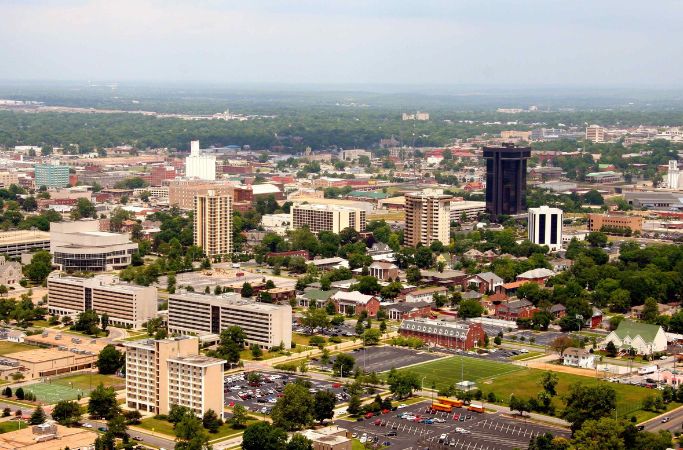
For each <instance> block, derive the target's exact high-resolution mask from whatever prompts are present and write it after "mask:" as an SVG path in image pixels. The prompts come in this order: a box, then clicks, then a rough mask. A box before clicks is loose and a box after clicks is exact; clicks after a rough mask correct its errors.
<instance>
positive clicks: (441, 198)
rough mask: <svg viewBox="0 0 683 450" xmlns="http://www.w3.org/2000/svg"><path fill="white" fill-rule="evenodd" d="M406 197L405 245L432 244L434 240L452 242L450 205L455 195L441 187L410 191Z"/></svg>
mask: <svg viewBox="0 0 683 450" xmlns="http://www.w3.org/2000/svg"><path fill="white" fill-rule="evenodd" d="M405 198H406V206H405V211H406V226H405V232H404V242H405V245H408V246H411V247H415V246H417V244H422V245H430V244H431V243H432V242H434V241H440V242H441V243H443V244H445V245H448V243H449V242H450V223H451V217H450V205H451V200H452V199H453V197H451V196H450V195H446V194H444V193H443V190H441V189H425V190H423V191H421V192H409V193H407V194H406V195H405Z"/></svg>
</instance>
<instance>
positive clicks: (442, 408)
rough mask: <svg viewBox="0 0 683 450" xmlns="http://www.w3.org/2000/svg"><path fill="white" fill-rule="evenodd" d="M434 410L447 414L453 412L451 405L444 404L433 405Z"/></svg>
mask: <svg viewBox="0 0 683 450" xmlns="http://www.w3.org/2000/svg"><path fill="white" fill-rule="evenodd" d="M432 409H433V410H434V411H443V412H447V413H449V412H451V411H453V407H452V406H451V405H444V404H443V403H432Z"/></svg>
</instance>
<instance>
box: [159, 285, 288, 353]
mask: <svg viewBox="0 0 683 450" xmlns="http://www.w3.org/2000/svg"><path fill="white" fill-rule="evenodd" d="M231 326H239V327H240V328H242V330H243V331H244V333H245V334H246V336H247V339H246V342H247V344H249V345H251V344H257V345H258V346H260V347H262V348H272V347H276V346H278V345H280V344H284V347H285V348H289V347H290V346H291V343H292V307H291V306H290V305H289V304H284V305H272V304H268V303H257V302H253V301H249V300H244V299H242V297H241V296H240V294H239V293H234V292H233V293H224V294H222V295H219V296H216V295H203V294H194V293H184V294H171V295H169V298H168V331H169V333H178V334H181V335H187V334H194V333H213V334H220V332H221V330H224V329H226V328H228V327H231Z"/></svg>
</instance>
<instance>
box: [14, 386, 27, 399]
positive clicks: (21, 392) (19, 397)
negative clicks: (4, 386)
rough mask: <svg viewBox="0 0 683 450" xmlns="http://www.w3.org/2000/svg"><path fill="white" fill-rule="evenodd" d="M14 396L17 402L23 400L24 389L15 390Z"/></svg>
mask: <svg viewBox="0 0 683 450" xmlns="http://www.w3.org/2000/svg"><path fill="white" fill-rule="evenodd" d="M14 396H15V397H17V398H18V399H19V400H23V399H24V396H25V394H24V388H22V387H19V388H17V390H16V391H14Z"/></svg>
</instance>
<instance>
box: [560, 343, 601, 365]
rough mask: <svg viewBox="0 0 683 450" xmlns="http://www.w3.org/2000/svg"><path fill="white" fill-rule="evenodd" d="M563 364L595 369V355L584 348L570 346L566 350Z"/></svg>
mask: <svg viewBox="0 0 683 450" xmlns="http://www.w3.org/2000/svg"><path fill="white" fill-rule="evenodd" d="M562 364H564V365H565V366H572V367H580V368H582V369H595V355H594V354H593V353H591V352H589V351H588V350H586V349H583V348H576V347H569V348H568V349H567V350H565V351H564V354H563V356H562Z"/></svg>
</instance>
